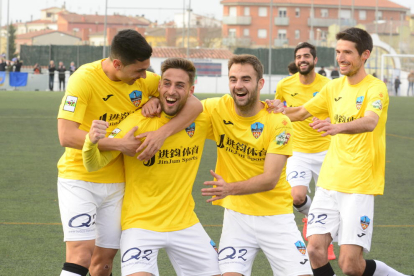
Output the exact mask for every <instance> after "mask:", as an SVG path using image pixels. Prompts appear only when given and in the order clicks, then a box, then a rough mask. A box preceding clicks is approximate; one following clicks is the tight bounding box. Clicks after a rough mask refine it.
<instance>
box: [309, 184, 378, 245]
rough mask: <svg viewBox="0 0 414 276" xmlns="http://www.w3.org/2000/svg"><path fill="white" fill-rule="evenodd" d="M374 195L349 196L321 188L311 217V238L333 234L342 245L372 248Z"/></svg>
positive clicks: (313, 202) (313, 203)
mask: <svg viewBox="0 0 414 276" xmlns="http://www.w3.org/2000/svg"><path fill="white" fill-rule="evenodd" d="M373 227H374V196H373V195H364V194H347V193H341V192H337V191H330V190H326V189H323V188H321V187H318V189H317V190H316V194H315V196H314V198H313V201H312V205H311V208H310V210H309V215H308V229H307V237H309V236H312V235H315V234H326V233H331V236H332V239H334V240H335V241H336V239H337V241H338V245H342V244H354V245H359V246H361V247H362V248H363V249H364V251H365V252H369V250H370V248H371V238H372V230H373Z"/></svg>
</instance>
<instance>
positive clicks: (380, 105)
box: [372, 100, 382, 110]
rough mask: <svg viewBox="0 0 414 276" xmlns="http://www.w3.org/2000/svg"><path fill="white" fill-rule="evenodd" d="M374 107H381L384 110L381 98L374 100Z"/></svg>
mask: <svg viewBox="0 0 414 276" xmlns="http://www.w3.org/2000/svg"><path fill="white" fill-rule="evenodd" d="M372 107H373V108H376V109H379V110H382V102H381V100H377V101H375V102H373V103H372Z"/></svg>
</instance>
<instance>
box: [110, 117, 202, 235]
mask: <svg viewBox="0 0 414 276" xmlns="http://www.w3.org/2000/svg"><path fill="white" fill-rule="evenodd" d="M170 119H171V117H170V116H167V115H166V114H165V113H162V115H161V118H158V117H155V118H146V117H144V116H143V115H142V114H141V113H140V112H137V113H134V114H131V115H130V116H129V117H128V118H127V119H125V120H124V121H122V122H121V123H120V124H119V125H118V127H117V128H116V129H115V130H114V131H113V132H112V134H111V135H110V137H115V138H122V137H123V136H124V135H125V134H126V133H127V132H128V131H130V130H131V129H132V128H133V127H134V126H138V130H137V131H136V132H135V135H138V134H140V133H143V132H147V131H154V130H157V129H159V128H160V127H161V126H163V125H165V124H166V123H167V122H168V121H169V120H170ZM209 128H210V122H209V120H208V116H207V115H206V114H204V113H201V114H200V115H199V116H198V117H197V119H196V120H195V121H194V122H193V123H192V124H191V125H190V126H188V127H187V128H186V129H185V130H182V131H180V132H178V133H176V134H174V135H172V136H170V137H168V138H167V139H166V140H165V142H164V144H163V146H162V147H161V149H160V150H159V151H158V152H157V153H156V154H155V156H154V157H152V159H151V160H149V161H145V162H144V161H140V160H138V159H137V158H136V157H130V156H125V155H124V157H123V159H124V167H125V196H124V202H123V205H122V216H121V224H122V230H126V229H129V228H141V229H147V230H151V231H157V232H170V231H178V230H182V229H185V228H188V227H190V226H192V225H194V224H196V223H198V222H199V220H198V218H197V216H196V214H195V212H194V206H195V203H194V199H193V197H192V194H191V192H192V189H193V184H194V181H195V178H196V175H197V171H198V167H199V165H200V161H201V155H202V152H203V147H204V142H205V139H206V136H207V133H208V131H209ZM117 154H119V152H118V153H117Z"/></svg>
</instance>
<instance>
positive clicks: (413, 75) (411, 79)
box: [407, 71, 414, 96]
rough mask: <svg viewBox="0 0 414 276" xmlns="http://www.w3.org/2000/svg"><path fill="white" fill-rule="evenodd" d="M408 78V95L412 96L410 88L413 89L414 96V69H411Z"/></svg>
mask: <svg viewBox="0 0 414 276" xmlns="http://www.w3.org/2000/svg"><path fill="white" fill-rule="evenodd" d="M407 79H408V90H407V96H410V90H411V94H413V96H414V71H411V72H410V74H408V76H407Z"/></svg>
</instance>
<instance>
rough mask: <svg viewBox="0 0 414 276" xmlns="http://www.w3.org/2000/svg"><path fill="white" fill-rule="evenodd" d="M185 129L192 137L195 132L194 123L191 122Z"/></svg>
mask: <svg viewBox="0 0 414 276" xmlns="http://www.w3.org/2000/svg"><path fill="white" fill-rule="evenodd" d="M185 131H186V132H187V134H188V136H190V138H191V137H193V136H194V132H195V123H192V124H191V125H190V126H189V127H186V128H185Z"/></svg>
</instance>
